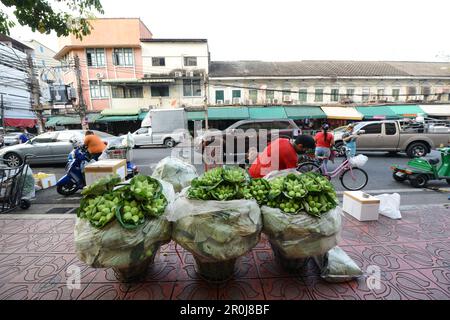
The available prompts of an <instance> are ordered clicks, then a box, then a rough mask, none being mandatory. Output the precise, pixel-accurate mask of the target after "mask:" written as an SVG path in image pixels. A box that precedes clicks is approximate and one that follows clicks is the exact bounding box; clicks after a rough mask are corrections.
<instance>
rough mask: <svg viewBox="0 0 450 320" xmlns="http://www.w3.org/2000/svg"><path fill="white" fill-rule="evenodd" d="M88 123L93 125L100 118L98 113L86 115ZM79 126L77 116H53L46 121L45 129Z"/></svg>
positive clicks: (79, 122)
mask: <svg viewBox="0 0 450 320" xmlns="http://www.w3.org/2000/svg"><path fill="white" fill-rule="evenodd" d="M86 117H87V120H88V123H94V122H95V121H96V120H97V119H99V118H100V117H101V115H100V113H88V114H87V115H86ZM76 124H81V121H80V118H79V117H78V116H54V117H51V118H49V119H48V120H47V122H46V123H45V127H47V128H48V127H55V126H67V125H76Z"/></svg>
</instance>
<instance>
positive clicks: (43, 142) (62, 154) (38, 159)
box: [0, 130, 117, 167]
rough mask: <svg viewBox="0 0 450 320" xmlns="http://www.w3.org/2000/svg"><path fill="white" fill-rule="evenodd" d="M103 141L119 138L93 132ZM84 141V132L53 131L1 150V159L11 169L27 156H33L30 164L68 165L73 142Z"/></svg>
mask: <svg viewBox="0 0 450 320" xmlns="http://www.w3.org/2000/svg"><path fill="white" fill-rule="evenodd" d="M93 132H94V133H95V134H96V135H98V136H99V137H100V138H101V139H102V140H103V141H105V142H107V143H109V142H110V141H112V140H114V139H117V137H115V136H113V135H110V134H108V133H105V132H101V131H96V130H93ZM73 139H77V140H79V141H83V139H84V131H83V130H64V131H51V132H46V133H43V134H40V135H38V136H36V137H34V138H32V139H31V140H29V141H28V142H26V143H23V144H18V145H13V146H9V147H5V148H3V149H1V150H0V158H3V159H5V160H6V163H7V164H8V165H9V166H10V167H17V166H19V165H21V164H22V162H23V159H24V157H25V155H32V156H33V157H32V158H29V159H28V161H29V163H30V164H49V163H66V162H67V157H68V155H69V153H70V152H71V151H72V150H73V145H72V143H71V140H73Z"/></svg>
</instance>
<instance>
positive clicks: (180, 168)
mask: <svg viewBox="0 0 450 320" xmlns="http://www.w3.org/2000/svg"><path fill="white" fill-rule="evenodd" d="M152 177H153V178H156V179H160V180H164V181H167V182H169V183H171V184H172V185H173V188H174V189H175V192H181V190H183V189H184V188H186V187H188V186H190V185H191V181H192V180H193V179H195V178H197V177H198V174H197V170H196V169H195V167H194V166H193V165H191V164H189V163H187V162H185V161H183V160H182V159H180V158H176V157H167V158H164V159H162V160H161V161H160V162H159V163H158V164H157V165H156V168H155V169H154V171H153V174H152Z"/></svg>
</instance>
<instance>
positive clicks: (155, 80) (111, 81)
mask: <svg viewBox="0 0 450 320" xmlns="http://www.w3.org/2000/svg"><path fill="white" fill-rule="evenodd" d="M102 82H104V83H109V84H111V85H121V84H123V85H127V84H128V85H133V84H134V85H136V84H142V83H173V82H175V79H174V78H148V79H133V78H130V79H105V80H103V81H102Z"/></svg>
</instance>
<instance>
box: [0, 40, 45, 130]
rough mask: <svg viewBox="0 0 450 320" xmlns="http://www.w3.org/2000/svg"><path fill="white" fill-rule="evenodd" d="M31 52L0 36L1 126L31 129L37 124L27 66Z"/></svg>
mask: <svg viewBox="0 0 450 320" xmlns="http://www.w3.org/2000/svg"><path fill="white" fill-rule="evenodd" d="M31 52H32V48H30V47H28V46H26V45H25V44H23V43H21V42H19V41H17V40H15V39H12V38H10V37H8V36H6V35H1V34H0V99H1V100H2V102H0V103H1V104H0V117H1V119H2V123H1V124H2V125H4V126H5V127H29V128H32V127H34V126H35V125H36V123H37V119H36V115H35V113H34V112H33V110H32V94H31V86H30V84H31V80H30V79H31V71H30V67H29V64H28V55H29V54H31Z"/></svg>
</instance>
